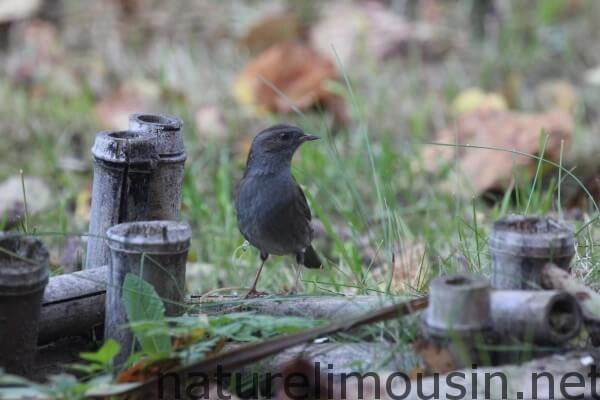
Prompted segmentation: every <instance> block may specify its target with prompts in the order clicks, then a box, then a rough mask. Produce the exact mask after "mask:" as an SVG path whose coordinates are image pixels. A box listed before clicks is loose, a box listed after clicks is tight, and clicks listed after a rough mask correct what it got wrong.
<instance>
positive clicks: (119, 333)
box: [104, 221, 191, 363]
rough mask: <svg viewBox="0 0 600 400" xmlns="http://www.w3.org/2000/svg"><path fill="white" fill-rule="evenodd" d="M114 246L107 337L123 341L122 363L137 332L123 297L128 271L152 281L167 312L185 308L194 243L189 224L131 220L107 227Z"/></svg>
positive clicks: (118, 358) (105, 327)
mask: <svg viewBox="0 0 600 400" xmlns="http://www.w3.org/2000/svg"><path fill="white" fill-rule="evenodd" d="M107 236H108V243H109V246H110V250H111V264H110V267H109V272H108V285H107V293H106V306H105V307H106V310H108V311H107V312H106V314H105V323H104V337H105V338H113V339H115V340H117V341H118V342H119V343H120V344H121V349H122V350H121V353H120V354H119V356H118V357H117V359H116V360H115V362H116V363H122V362H124V361H125V360H126V358H127V355H128V353H129V351H130V350H131V349H132V346H133V343H134V340H133V333H132V332H131V330H130V329H128V328H127V327H126V324H127V312H126V310H125V305H124V304H123V301H122V295H123V282H124V281H125V276H126V275H127V274H128V273H132V274H135V275H138V276H140V277H141V278H142V279H144V280H145V281H146V282H148V283H150V284H151V285H152V286H153V287H154V289H155V290H156V292H157V294H158V295H159V296H160V298H161V299H163V302H164V305H165V314H166V315H167V316H176V315H179V314H180V313H181V312H182V311H183V307H182V306H183V300H184V296H185V263H186V259H187V251H188V249H189V246H190V237H191V230H190V227H189V225H187V224H183V223H179V222H175V221H142V222H129V223H125V224H119V225H116V226H113V227H112V228H110V229H109V230H108V231H107Z"/></svg>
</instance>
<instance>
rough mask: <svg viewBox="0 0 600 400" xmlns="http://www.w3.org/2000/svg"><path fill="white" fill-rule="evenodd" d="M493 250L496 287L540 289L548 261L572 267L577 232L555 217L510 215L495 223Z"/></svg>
mask: <svg viewBox="0 0 600 400" xmlns="http://www.w3.org/2000/svg"><path fill="white" fill-rule="evenodd" d="M490 252H491V255H492V275H491V283H492V287H493V288H494V289H506V290H524V289H540V287H541V271H542V268H543V267H544V265H545V264H546V263H548V262H553V263H555V264H556V265H558V266H559V267H560V268H562V269H565V270H567V269H568V268H569V263H570V262H571V259H572V258H573V256H574V254H575V235H574V233H573V231H572V230H571V229H570V228H569V227H568V226H566V225H565V224H564V223H561V222H559V221H556V220H555V219H553V218H549V217H524V216H519V215H510V216H507V217H505V218H503V219H501V220H499V221H496V222H495V223H494V227H493V229H492V233H491V235H490Z"/></svg>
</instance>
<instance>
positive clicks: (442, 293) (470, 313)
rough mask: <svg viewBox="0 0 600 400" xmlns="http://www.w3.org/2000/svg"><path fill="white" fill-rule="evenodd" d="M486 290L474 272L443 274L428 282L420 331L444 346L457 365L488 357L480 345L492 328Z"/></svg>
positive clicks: (438, 344)
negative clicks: (425, 307) (426, 301)
mask: <svg viewBox="0 0 600 400" xmlns="http://www.w3.org/2000/svg"><path fill="white" fill-rule="evenodd" d="M490 291H491V290H490V285H489V282H488V281H487V280H486V279H485V278H483V277H481V276H477V275H466V274H455V275H446V276H440V277H438V278H436V279H434V280H433V281H432V282H431V286H430V288H429V298H430V300H429V306H428V307H427V309H426V310H425V312H424V313H423V333H424V334H425V337H426V340H428V341H431V342H432V343H433V344H435V345H437V346H441V347H444V348H446V349H447V350H448V351H449V353H450V354H451V356H452V358H453V361H454V364H455V365H457V366H466V365H470V364H472V363H479V362H480V361H481V360H484V359H486V358H488V357H487V352H485V351H483V352H482V351H481V349H480V348H481V347H482V345H484V344H485V343H487V342H488V340H489V338H490V333H491V328H492V317H491V308H490Z"/></svg>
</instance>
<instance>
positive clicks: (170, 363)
mask: <svg viewBox="0 0 600 400" xmlns="http://www.w3.org/2000/svg"><path fill="white" fill-rule="evenodd" d="M177 366H179V360H177V359H169V358H167V359H163V360H154V361H148V360H140V361H138V362H136V363H135V364H133V365H132V366H131V367H129V368H128V369H126V370H125V371H123V372H121V373H120V374H119V375H117V379H116V381H117V383H127V382H143V381H146V380H149V379H152V378H154V377H155V376H157V375H158V374H159V373H164V372H166V371H168V370H170V369H173V368H175V367H177Z"/></svg>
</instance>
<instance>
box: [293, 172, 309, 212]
mask: <svg viewBox="0 0 600 400" xmlns="http://www.w3.org/2000/svg"><path fill="white" fill-rule="evenodd" d="M294 183H295V184H296V189H298V192H299V193H300V197H299V199H300V200H299V201H298V202H297V203H298V207H299V208H300V212H302V214H303V215H304V216H305V217H306V219H308V220H309V221H310V220H312V214H311V213H310V208H309V207H308V202H307V201H306V196H305V195H304V192H303V191H302V188H301V187H300V185H298V183H297V182H296V180H295V179H294Z"/></svg>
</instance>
